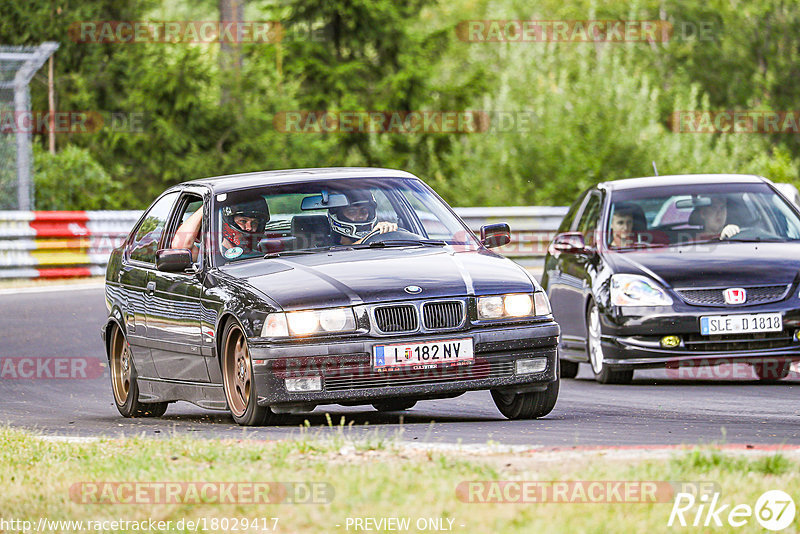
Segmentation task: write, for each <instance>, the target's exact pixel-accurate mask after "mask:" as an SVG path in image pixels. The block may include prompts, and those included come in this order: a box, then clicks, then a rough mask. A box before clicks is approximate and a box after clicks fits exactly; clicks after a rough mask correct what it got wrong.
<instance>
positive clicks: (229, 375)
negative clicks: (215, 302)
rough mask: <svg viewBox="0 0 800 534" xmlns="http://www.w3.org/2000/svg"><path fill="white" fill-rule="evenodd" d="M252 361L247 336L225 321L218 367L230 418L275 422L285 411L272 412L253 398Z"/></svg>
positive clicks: (255, 423)
mask: <svg viewBox="0 0 800 534" xmlns="http://www.w3.org/2000/svg"><path fill="white" fill-rule="evenodd" d="M252 368H253V366H252V361H251V359H250V351H249V350H248V348H247V337H246V336H245V335H244V331H243V330H242V327H241V326H239V323H237V322H236V321H234V320H230V321H228V324H227V325H225V329H224V330H223V334H222V354H221V355H220V370H221V372H222V389H223V390H224V391H225V400H226V401H227V402H228V409H229V410H230V412H231V415H232V416H233V420H234V421H236V423H237V424H239V425H242V426H259V425H275V424H279V423H282V422H284V421H285V420H286V416H285V414H276V413H275V412H273V411H272V410H271V409H270V408H269V407H268V406H259V405H258V403H257V402H256V401H257V399H258V394H257V392H256V387H255V380H254V379H253V372H252Z"/></svg>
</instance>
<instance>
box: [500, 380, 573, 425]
mask: <svg viewBox="0 0 800 534" xmlns="http://www.w3.org/2000/svg"><path fill="white" fill-rule="evenodd" d="M558 386H559V381H558V380H556V381H555V382H551V383H550V384H548V385H547V389H545V390H544V391H529V392H526V393H507V392H504V391H502V390H497V389H493V390H492V400H494V404H495V406H497V409H498V410H500V413H501V414H503V415H504V416H506V417H507V418H508V419H538V418H539V417H544V416H545V415H547V414H549V413H550V412H552V411H553V407H555V405H556V400H558Z"/></svg>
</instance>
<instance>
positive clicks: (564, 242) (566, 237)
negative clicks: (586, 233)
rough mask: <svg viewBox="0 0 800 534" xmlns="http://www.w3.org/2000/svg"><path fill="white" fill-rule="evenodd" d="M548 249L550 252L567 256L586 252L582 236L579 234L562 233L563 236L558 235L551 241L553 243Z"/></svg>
mask: <svg viewBox="0 0 800 534" xmlns="http://www.w3.org/2000/svg"><path fill="white" fill-rule="evenodd" d="M550 247H551V250H552V251H555V252H564V253H567V254H582V253H584V252H586V250H587V249H586V242H585V241H584V239H583V234H582V233H580V232H564V233H563V234H558V235H556V237H555V238H554V239H553V243H552V244H551V245H550Z"/></svg>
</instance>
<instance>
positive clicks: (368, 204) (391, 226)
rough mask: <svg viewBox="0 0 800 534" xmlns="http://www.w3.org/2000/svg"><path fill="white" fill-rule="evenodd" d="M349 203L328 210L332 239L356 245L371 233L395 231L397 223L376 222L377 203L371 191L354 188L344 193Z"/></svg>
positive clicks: (344, 243)
mask: <svg viewBox="0 0 800 534" xmlns="http://www.w3.org/2000/svg"><path fill="white" fill-rule="evenodd" d="M345 196H346V197H347V199H348V201H349V204H348V205H347V206H341V207H338V208H330V209H329V210H328V222H329V223H330V226H331V231H332V233H333V237H334V239H336V240H338V242H339V244H342V245H358V244H360V243H362V242H363V241H364V239H366V238H367V237H369V236H370V235H373V234H385V233H387V232H395V231H397V224H396V223H390V222H387V221H381V222H377V220H378V215H377V207H378V203H377V202H376V201H375V197H374V196H373V195H372V193H371V192H369V191H368V190H365V189H356V190H354V191H348V192H347V193H345Z"/></svg>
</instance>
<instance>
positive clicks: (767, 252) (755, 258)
mask: <svg viewBox="0 0 800 534" xmlns="http://www.w3.org/2000/svg"><path fill="white" fill-rule="evenodd" d="M607 258H608V259H609V261H610V262H611V263H612V264H613V266H614V272H617V273H636V274H645V275H647V276H650V277H652V278H656V279H657V280H659V281H660V282H661V283H663V284H666V285H668V286H672V287H675V288H684V287H736V286H753V285H779V284H790V283H792V282H793V281H794V279H795V277H796V276H797V274H798V272H800V244H796V243H735V242H724V243H707V244H698V245H692V246H684V247H669V248H653V249H644V250H638V251H630V252H620V253H617V252H610V253H609V254H608V255H607Z"/></svg>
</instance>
